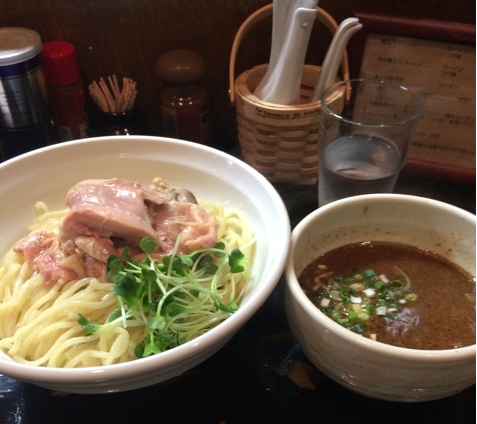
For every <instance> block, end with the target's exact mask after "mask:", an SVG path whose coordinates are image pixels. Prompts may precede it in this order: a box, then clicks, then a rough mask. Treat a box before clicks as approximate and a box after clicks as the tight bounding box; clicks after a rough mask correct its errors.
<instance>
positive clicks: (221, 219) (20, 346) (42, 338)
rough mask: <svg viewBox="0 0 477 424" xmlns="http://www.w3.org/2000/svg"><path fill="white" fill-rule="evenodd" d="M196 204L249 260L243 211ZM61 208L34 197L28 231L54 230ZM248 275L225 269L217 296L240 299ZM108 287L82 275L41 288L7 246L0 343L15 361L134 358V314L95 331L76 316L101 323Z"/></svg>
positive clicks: (0, 286) (108, 304) (137, 327)
mask: <svg viewBox="0 0 477 424" xmlns="http://www.w3.org/2000/svg"><path fill="white" fill-rule="evenodd" d="M200 204H201V206H203V207H204V208H205V209H206V210H207V211H208V212H209V213H210V214H212V215H214V216H215V217H216V219H217V222H218V237H219V241H222V242H223V243H224V244H225V249H226V250H227V251H232V250H233V249H234V248H240V250H241V251H242V253H243V254H244V255H245V257H246V258H250V259H251V258H252V257H253V246H254V234H253V230H252V228H251V226H250V225H249V223H248V222H247V220H246V218H245V217H244V215H243V213H242V212H241V211H240V210H238V209H231V210H224V208H223V206H222V205H220V204H215V203H214V204H212V203H207V202H200ZM65 213H66V210H62V211H52V212H50V211H49V210H48V208H47V206H46V205H45V204H44V203H41V202H39V203H37V204H36V214H37V217H36V219H35V222H34V224H33V225H32V226H31V227H29V230H30V231H31V232H33V231H37V230H46V231H58V230H59V226H60V222H61V219H62V217H63V216H64V215H65ZM249 277H250V276H249V275H248V274H247V273H240V274H231V273H229V274H228V275H226V276H225V278H224V280H223V281H221V284H220V286H219V292H220V295H221V296H222V297H223V298H224V299H235V300H236V301H237V303H238V302H240V300H241V298H242V297H243V294H244V290H245V286H246V283H247V281H248V279H249ZM113 286H114V285H113V284H112V283H101V282H99V281H98V280H97V279H95V278H83V279H80V280H76V281H67V282H64V284H53V285H52V286H51V287H45V285H44V281H43V277H42V276H41V275H40V274H39V273H38V272H35V271H33V270H32V269H31V268H30V267H29V266H28V265H27V264H26V263H25V262H24V259H23V255H22V254H20V253H15V252H14V251H13V249H11V250H10V251H9V252H8V253H7V254H6V256H5V258H4V262H3V266H2V268H0V348H1V349H2V350H3V351H4V352H6V353H7V354H8V355H9V356H10V357H12V358H13V359H14V360H15V361H17V362H20V363H24V364H31V365H39V366H48V367H86V366H99V365H108V364H115V363H121V362H125V361H130V360H133V359H136V357H135V355H134V348H135V346H136V344H137V343H139V342H141V340H142V338H143V336H144V326H143V324H141V323H139V322H137V321H135V320H134V319H133V320H128V321H127V328H124V327H123V326H121V325H114V326H106V328H105V329H104V330H102V331H100V332H98V333H93V334H86V333H85V331H84V329H83V328H82V327H81V326H80V325H79V324H78V321H77V318H78V314H80V313H81V314H83V315H84V316H87V317H88V319H89V320H91V321H96V322H98V323H104V322H106V320H107V318H108V316H109V315H110V314H111V312H113V311H114V310H116V309H117V307H118V299H117V297H116V295H115V294H114V293H113ZM195 336H197V334H196V335H195ZM195 336H194V335H193V334H191V335H190V336H188V337H189V338H193V337H195Z"/></svg>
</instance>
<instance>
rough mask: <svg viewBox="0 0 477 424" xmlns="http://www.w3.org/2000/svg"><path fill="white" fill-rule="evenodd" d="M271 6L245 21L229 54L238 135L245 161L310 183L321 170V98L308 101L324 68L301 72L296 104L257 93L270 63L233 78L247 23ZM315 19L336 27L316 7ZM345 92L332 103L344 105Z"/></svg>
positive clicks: (281, 177)
mask: <svg viewBox="0 0 477 424" xmlns="http://www.w3.org/2000/svg"><path fill="white" fill-rule="evenodd" d="M272 12H273V5H272V4H270V5H267V6H265V7H263V8H261V9H259V10H257V11H256V12H255V13H254V14H252V15H250V17H249V18H248V19H247V20H245V21H244V23H243V24H242V26H241V27H240V28H239V30H238V32H237V34H236V36H235V40H234V44H233V46H232V53H231V57H230V69H229V83H230V91H229V94H230V100H231V102H232V104H235V106H236V113H237V124H238V137H239V144H240V149H241V152H242V155H243V157H244V159H245V161H246V162H247V163H248V164H250V165H251V166H252V167H254V168H255V169H256V170H257V171H259V172H260V173H261V174H263V175H264V176H265V177H266V178H267V179H268V180H269V181H271V182H277V183H298V184H307V185H312V184H315V183H316V181H317V174H318V149H317V144H318V138H319V136H320V115H321V102H320V101H317V102H313V103H309V102H307V100H306V99H309V98H310V96H311V95H312V93H313V90H314V87H315V84H316V81H317V79H318V76H319V73H320V70H321V68H320V67H319V66H312V65H305V66H304V67H303V72H302V81H301V93H300V94H301V96H300V97H301V99H302V102H301V103H300V104H298V105H293V106H290V105H277V104H273V103H268V102H262V101H261V100H260V99H258V98H257V97H256V96H254V95H253V91H254V89H255V88H256V87H257V85H258V84H259V82H260V81H261V79H262V78H263V77H264V75H265V73H266V71H267V67H268V64H263V65H258V66H256V67H254V68H252V69H250V70H248V71H246V72H244V73H242V74H240V75H239V76H238V77H237V78H236V79H235V57H236V53H237V50H238V48H239V45H240V42H241V41H242V38H243V36H244V35H245V33H246V32H247V30H248V29H249V28H251V27H252V26H253V25H254V24H256V23H257V22H258V21H260V20H261V19H263V18H265V17H266V16H270V15H271V14H272ZM317 12H318V13H317V20H318V21H320V22H322V23H324V24H325V26H326V27H327V28H328V29H329V30H330V31H331V32H332V33H334V32H335V31H336V29H337V28H338V25H337V23H336V22H335V21H334V20H333V18H332V17H331V16H330V15H329V14H328V13H327V12H325V11H324V10H323V9H321V8H319V7H318V8H317ZM341 73H342V77H343V79H345V80H347V79H349V67H348V59H347V56H346V55H344V56H343V60H342V63H341ZM343 99H344V92H337V93H335V95H334V96H332V97H331V98H330V101H329V104H331V105H332V109H334V110H336V111H339V110H340V109H341V108H342V105H343Z"/></svg>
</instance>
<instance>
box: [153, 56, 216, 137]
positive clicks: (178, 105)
mask: <svg viewBox="0 0 477 424" xmlns="http://www.w3.org/2000/svg"><path fill="white" fill-rule="evenodd" d="M156 73H157V75H158V76H159V78H160V79H161V81H162V87H161V96H160V98H161V113H162V123H163V127H164V128H163V129H164V133H165V135H166V136H168V137H174V138H179V139H182V140H187V141H193V142H197V143H202V144H208V143H209V138H210V105H209V98H208V95H207V91H206V90H205V88H204V86H203V85H202V80H203V78H204V76H205V73H206V66H205V61H204V59H203V58H202V56H200V55H199V54H198V53H197V52H195V51H192V50H187V49H178V50H171V51H169V52H167V53H165V54H163V55H162V56H161V57H160V58H159V59H158V61H157V63H156Z"/></svg>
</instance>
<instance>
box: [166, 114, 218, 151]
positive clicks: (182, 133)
mask: <svg viewBox="0 0 477 424" xmlns="http://www.w3.org/2000/svg"><path fill="white" fill-rule="evenodd" d="M161 111H162V120H163V125H164V132H165V135H166V136H168V137H176V138H179V139H181V140H186V141H194V142H196V143H201V144H208V142H209V138H210V124H209V119H210V113H209V109H208V108H183V109H182V108H168V107H165V106H161Z"/></svg>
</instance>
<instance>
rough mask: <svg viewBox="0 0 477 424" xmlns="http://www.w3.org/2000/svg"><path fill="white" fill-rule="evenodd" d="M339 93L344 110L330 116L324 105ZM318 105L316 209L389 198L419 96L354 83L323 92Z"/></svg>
mask: <svg viewBox="0 0 477 424" xmlns="http://www.w3.org/2000/svg"><path fill="white" fill-rule="evenodd" d="M343 87H344V88H345V90H346V91H345V93H346V95H345V104H344V106H343V109H342V110H341V111H334V110H332V109H331V108H330V106H329V105H327V104H326V103H327V102H326V99H327V98H329V97H330V96H332V95H333V94H334V93H336V92H337V91H339V90H343ZM321 104H322V110H323V115H322V127H321V134H320V139H319V140H318V157H319V175H318V203H319V206H323V205H325V204H327V203H330V202H332V201H335V200H338V199H342V198H344V197H349V196H355V195H359V194H369V193H390V192H392V191H393V189H394V185H395V183H396V180H397V177H398V175H399V172H400V170H401V168H402V167H403V165H404V163H405V162H406V158H407V152H408V148H409V144H410V140H411V136H412V134H413V131H414V128H415V124H416V122H417V121H418V119H419V117H420V115H421V104H420V100H419V96H418V95H417V94H416V93H414V92H412V91H410V90H409V89H408V88H406V87H403V86H398V85H392V84H388V83H385V82H381V81H376V80H366V79H357V80H350V81H343V82H340V83H337V84H335V85H333V86H331V87H329V88H328V89H326V90H325V92H324V93H323V96H322V99H321Z"/></svg>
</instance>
